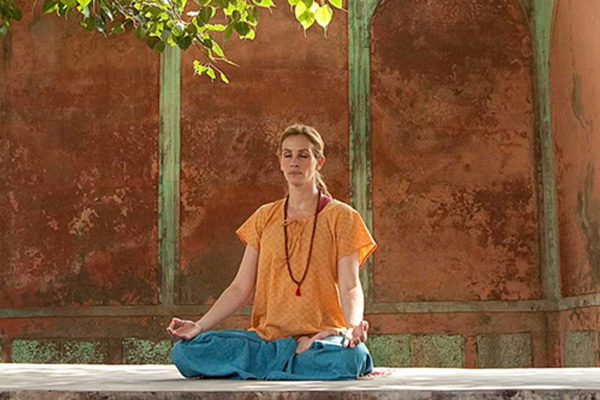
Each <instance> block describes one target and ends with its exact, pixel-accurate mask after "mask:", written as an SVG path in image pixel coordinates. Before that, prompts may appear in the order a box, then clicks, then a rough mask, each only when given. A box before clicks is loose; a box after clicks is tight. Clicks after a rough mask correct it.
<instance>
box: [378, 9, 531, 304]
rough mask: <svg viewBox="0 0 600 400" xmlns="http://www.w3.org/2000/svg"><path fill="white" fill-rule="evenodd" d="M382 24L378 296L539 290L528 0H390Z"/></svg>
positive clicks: (493, 296) (499, 296)
mask: <svg viewBox="0 0 600 400" xmlns="http://www.w3.org/2000/svg"><path fill="white" fill-rule="evenodd" d="M371 34H372V39H371V65H372V67H371V68H372V69H371V99H372V157H373V178H372V180H373V225H374V232H375V236H376V238H377V239H378V240H379V243H380V245H381V248H380V250H379V251H378V253H377V254H376V256H375V261H374V291H375V300H376V301H377V302H410V301H469V300H517V299H538V298H540V297H541V295H542V290H541V283H540V267H539V237H538V236H539V235H538V193H537V183H536V167H535V165H536V162H535V159H536V151H535V143H536V140H535V131H534V111H533V93H532V90H533V84H532V74H533V68H532V50H531V41H530V38H529V32H528V28H527V22H526V20H525V17H524V15H523V12H522V10H521V7H520V6H519V4H518V2H517V1H513V0H469V1H464V0H441V1H435V2H429V1H420V0H401V1H385V0H384V1H382V2H381V3H380V5H379V6H378V8H377V9H376V10H375V15H374V17H373V22H372V27H371Z"/></svg>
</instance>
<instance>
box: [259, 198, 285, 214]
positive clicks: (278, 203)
mask: <svg viewBox="0 0 600 400" xmlns="http://www.w3.org/2000/svg"><path fill="white" fill-rule="evenodd" d="M284 200H285V199H279V200H275V201H272V202H270V203H266V204H263V205H261V206H259V207H258V208H257V209H256V212H257V213H259V214H265V215H268V214H271V213H273V212H275V211H276V210H278V209H279V208H280V207H282V205H283V202H284Z"/></svg>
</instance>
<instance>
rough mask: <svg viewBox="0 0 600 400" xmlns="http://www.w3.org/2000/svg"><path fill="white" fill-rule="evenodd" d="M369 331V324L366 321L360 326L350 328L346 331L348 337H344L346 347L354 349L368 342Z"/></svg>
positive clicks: (361, 322)
mask: <svg viewBox="0 0 600 400" xmlns="http://www.w3.org/2000/svg"><path fill="white" fill-rule="evenodd" d="M368 330H369V323H368V322H367V321H365V320H362V321H360V323H359V324H358V325H355V326H353V327H351V328H349V329H348V330H347V331H346V335H345V337H344V343H343V345H344V347H348V346H350V348H352V349H353V348H354V347H356V346H358V345H359V344H361V343H363V342H365V341H366V340H367V331H368Z"/></svg>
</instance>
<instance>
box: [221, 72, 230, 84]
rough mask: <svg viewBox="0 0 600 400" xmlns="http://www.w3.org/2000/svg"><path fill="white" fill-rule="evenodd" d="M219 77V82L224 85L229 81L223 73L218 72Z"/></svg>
mask: <svg viewBox="0 0 600 400" xmlns="http://www.w3.org/2000/svg"><path fill="white" fill-rule="evenodd" d="M219 76H220V77H221V80H222V81H223V82H225V83H229V79H227V76H225V74H224V73H222V72H220V73H219Z"/></svg>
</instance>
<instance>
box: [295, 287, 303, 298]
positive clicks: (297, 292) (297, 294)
mask: <svg viewBox="0 0 600 400" xmlns="http://www.w3.org/2000/svg"><path fill="white" fill-rule="evenodd" d="M296 296H298V297H300V296H302V293H300V286H298V289H296Z"/></svg>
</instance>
